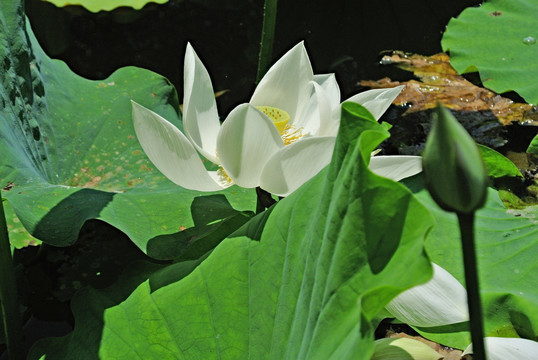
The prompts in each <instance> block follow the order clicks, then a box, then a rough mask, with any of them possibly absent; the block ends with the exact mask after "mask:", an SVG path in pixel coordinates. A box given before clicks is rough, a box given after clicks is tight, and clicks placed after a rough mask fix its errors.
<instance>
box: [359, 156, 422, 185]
mask: <svg viewBox="0 0 538 360" xmlns="http://www.w3.org/2000/svg"><path fill="white" fill-rule="evenodd" d="M369 168H370V170H371V171H372V172H373V173H375V174H377V175H379V176H383V177H386V178H389V179H392V180H394V181H400V180H402V179H405V178H407V177H410V176H413V175H416V174H418V173H419V172H421V171H422V157H421V156H407V155H390V156H382V155H380V156H374V157H372V158H371V159H370V166H369Z"/></svg>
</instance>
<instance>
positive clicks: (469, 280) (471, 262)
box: [457, 212, 486, 360]
mask: <svg viewBox="0 0 538 360" xmlns="http://www.w3.org/2000/svg"><path fill="white" fill-rule="evenodd" d="M457 215H458V221H459V225H460V233H461V245H462V250H463V265H464V267H465V287H466V288H467V303H468V306H469V318H470V322H471V341H472V343H473V359H474V360H486V353H485V348H484V327H483V324H482V306H481V302H480V292H479V286H478V271H477V266H476V251H475V244H474V212H470V213H468V214H464V213H457Z"/></svg>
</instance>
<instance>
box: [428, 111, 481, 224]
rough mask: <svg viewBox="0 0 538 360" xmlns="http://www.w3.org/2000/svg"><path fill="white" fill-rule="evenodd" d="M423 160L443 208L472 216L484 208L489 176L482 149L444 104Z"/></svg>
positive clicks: (435, 117) (431, 189) (430, 188)
mask: <svg viewBox="0 0 538 360" xmlns="http://www.w3.org/2000/svg"><path fill="white" fill-rule="evenodd" d="M422 161H423V171H424V181H425V184H426V188H427V189H428V191H429V192H430V194H431V196H432V198H433V199H434V200H435V202H436V203H437V204H438V205H439V206H440V207H441V208H442V209H444V210H447V211H453V212H456V213H463V214H468V213H471V212H474V211H475V210H477V209H479V208H481V207H482V206H484V203H485V201H486V197H487V188H488V176H487V171H486V167H485V166H484V162H483V161H482V158H481V156H480V152H479V150H478V147H477V146H476V144H475V142H474V141H473V139H472V138H471V136H470V135H469V134H468V133H467V131H466V130H465V129H464V128H463V126H462V125H461V124H460V123H459V122H458V121H457V120H456V118H455V117H454V116H453V115H452V114H451V113H450V111H449V110H447V109H445V108H443V107H442V106H440V105H439V106H438V107H437V108H436V110H435V112H434V114H433V126H432V129H431V131H430V134H429V136H428V140H427V141H426V148H425V149H424V154H423V160H422Z"/></svg>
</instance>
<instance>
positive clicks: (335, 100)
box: [314, 74, 340, 108]
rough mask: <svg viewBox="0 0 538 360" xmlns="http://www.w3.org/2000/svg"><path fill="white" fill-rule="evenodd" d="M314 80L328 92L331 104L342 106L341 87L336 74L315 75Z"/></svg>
mask: <svg viewBox="0 0 538 360" xmlns="http://www.w3.org/2000/svg"><path fill="white" fill-rule="evenodd" d="M314 81H315V82H316V83H318V84H319V85H321V87H322V88H323V90H325V91H326V92H327V95H328V96H329V99H330V101H331V104H332V105H333V106H334V107H338V108H340V87H339V86H338V82H336V76H334V74H318V75H314Z"/></svg>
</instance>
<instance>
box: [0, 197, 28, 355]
mask: <svg viewBox="0 0 538 360" xmlns="http://www.w3.org/2000/svg"><path fill="white" fill-rule="evenodd" d="M2 202H3V199H2V194H0V307H1V308H2V318H3V320H4V333H5V335H6V342H7V352H8V354H9V358H10V359H12V360H22V359H24V358H25V356H24V347H23V342H22V322H21V319H20V314H19V306H18V304H17V288H16V286H15V273H14V271H13V264H12V259H11V246H10V244H9V237H8V232H7V225H6V218H5V215H4V206H3V205H2Z"/></svg>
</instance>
